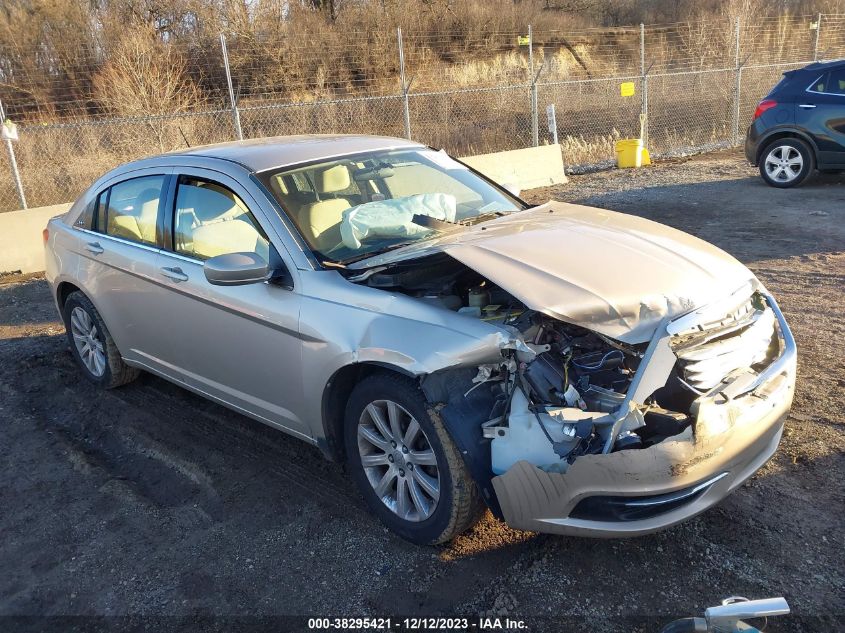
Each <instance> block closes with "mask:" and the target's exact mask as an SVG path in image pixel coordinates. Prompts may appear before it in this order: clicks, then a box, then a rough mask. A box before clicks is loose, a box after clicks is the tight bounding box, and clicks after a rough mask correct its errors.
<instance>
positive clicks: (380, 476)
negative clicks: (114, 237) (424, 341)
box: [343, 372, 484, 544]
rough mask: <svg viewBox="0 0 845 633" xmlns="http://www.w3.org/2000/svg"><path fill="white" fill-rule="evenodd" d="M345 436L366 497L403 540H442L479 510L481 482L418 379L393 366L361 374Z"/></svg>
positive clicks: (464, 526)
mask: <svg viewBox="0 0 845 633" xmlns="http://www.w3.org/2000/svg"><path fill="white" fill-rule="evenodd" d="M343 434H344V435H343V441H344V447H345V449H346V459H347V462H348V472H349V474H350V476H351V477H352V478H353V479H354V480H355V483H356V485H357V486H358V489H359V490H360V491H361V495H362V496H363V497H364V501H365V502H366V504H367V506H368V507H369V508H370V510H371V511H372V512H373V514H375V515H376V516H377V517H378V518H379V519H380V520H381V522H382V523H384V524H385V525H386V526H387V527H388V528H390V529H391V530H393V531H394V532H395V533H396V534H398V535H399V536H401V537H402V538H404V539H407V540H409V541H411V542H413V543H418V544H433V543H442V542H444V541H448V540H451V539H453V538H454V537H456V536H457V535H458V534H460V533H461V532H463V531H464V530H466V529H468V528H469V527H470V526H472V525H473V524H474V523H475V522H476V521H477V520H478V519H479V517H480V516H481V513H482V512H483V510H484V502H483V501H482V499H481V495H480V493H479V491H478V487H477V486H476V485H475V481H474V480H473V479H472V477H471V476H470V474H469V470H468V469H467V466H466V464H465V463H464V459H463V457H462V456H461V453H460V451H458V448H457V446H455V443H454V441H453V440H452V438H451V436H450V435H449V433H448V432H447V431H446V428H445V427H444V425H443V420H442V419H441V418H440V414H439V412H438V411H436V410H435V409H434V408H433V407H431V405H430V404H429V403H428V402H427V401H426V398H425V396H424V394H423V392H422V390H421V389H420V386H419V383H418V382H416V381H415V380H413V379H411V378H408V377H405V376H401V375H399V374H395V373H391V372H383V373H381V372H380V373H375V374H371V375H370V376H367V377H366V378H364V379H363V380H362V381H361V382H359V383H358V384H357V385H356V386H355V388H354V389H353V390H352V393H351V394H350V396H349V400H348V402H347V404H346V415H345V418H344V429H343Z"/></svg>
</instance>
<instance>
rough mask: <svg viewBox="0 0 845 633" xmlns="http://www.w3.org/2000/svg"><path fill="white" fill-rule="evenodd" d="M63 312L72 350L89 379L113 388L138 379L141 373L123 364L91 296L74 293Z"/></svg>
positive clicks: (69, 296)
mask: <svg viewBox="0 0 845 633" xmlns="http://www.w3.org/2000/svg"><path fill="white" fill-rule="evenodd" d="M63 313H64V319H65V329H66V330H67V337H68V341H69V342H70V347H71V351H72V352H73V356H74V358H75V359H76V362H77V363H78V364H79V368H80V369H81V370H82V373H83V375H84V376H85V377H86V378H87V379H88V380H90V381H91V382H93V383H95V384H97V385H99V386H101V387H104V388H106V389H111V388H113V387H119V386H120V385H125V384H126V383H128V382H131V381H132V380H135V378H137V377H138V375H139V374H140V371H138V370H137V369H135V368H134V367H129V366H128V365H127V364H126V363H124V362H123V359H122V358H121V356H120V352H119V351H118V349H117V345H115V344H114V339H112V337H111V334H109V331H108V329H106V324H105V323H104V322H103V318H102V317H101V316H100V313H99V312H97V309H96V308H95V307H94V304H93V303H91V300H90V299H89V298H88V297H86V296H85V295H84V294H82V293H81V292H79V291H76V292H72V293H70V295H68V298H67V301H65V305H64V306H63Z"/></svg>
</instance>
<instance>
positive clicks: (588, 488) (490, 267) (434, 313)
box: [45, 136, 796, 543]
mask: <svg viewBox="0 0 845 633" xmlns="http://www.w3.org/2000/svg"><path fill="white" fill-rule="evenodd" d="M45 239H46V243H47V277H48V280H49V281H50V284H51V286H52V289H53V291H54V296H55V300H56V304H57V307H58V309H59V311H60V313H61V315H62V317H63V318H64V320H65V323H66V326H67V332H68V339H69V342H70V347H71V351H72V353H73V355H74V356H75V358H76V360H77V361H78V364H79V366H80V368H81V370H82V372H83V374H84V375H85V376H86V377H87V378H89V379H90V380H91V381H93V382H95V383H96V384H98V385H100V386H102V387H105V388H111V387H116V386H119V385H121V384H125V383H126V382H129V381H130V380H132V379H133V378H135V377H136V376H137V375H138V372H139V370H141V369H143V370H146V371H149V372H152V373H155V374H158V375H160V376H162V377H164V378H166V379H168V380H172V381H174V382H176V383H178V384H180V385H182V386H184V387H186V388H188V389H191V390H193V391H195V392H197V393H200V394H202V395H204V396H206V397H208V398H210V399H212V400H215V401H217V402H220V403H222V404H224V405H226V406H228V407H230V408H232V409H235V410H237V411H240V412H242V413H244V414H246V415H248V416H250V417H252V418H254V419H257V420H260V421H261V422H264V423H266V424H269V425H271V426H274V427H276V428H279V429H281V430H283V431H286V432H288V433H290V434H292V435H295V436H297V437H299V438H301V439H303V440H306V441H308V442H311V443H313V444H315V445H316V446H318V447H319V448H320V449H321V450H322V452H323V453H324V454H325V455H326V457H328V458H330V459H333V460H337V461H345V462H347V464H348V467H347V472H349V474H350V475H351V476H352V477H353V478H354V480H355V482H356V483H357V485H358V487H359V488H360V490H361V492H362V494H363V496H364V499H365V501H366V502H367V504H368V506H369V507H370V508H371V509H372V511H373V512H374V513H375V514H376V515H377V516H378V517H379V518H380V519H381V520H382V521H383V522H384V523H385V524H386V525H387V526H388V527H390V528H391V529H392V530H394V531H395V532H396V533H398V534H399V535H401V536H402V537H404V538H406V539H408V540H410V541H413V542H416V543H437V542H442V541H445V540H448V539H451V538H453V537H455V536H456V535H458V534H460V533H461V532H462V531H464V530H466V529H467V528H469V527H470V526H471V525H472V524H473V523H474V522H475V521H476V520H477V519H478V517H479V516H480V514H481V512H482V511H483V510H484V509H485V508H489V509H490V510H491V511H492V512H493V514H494V515H495V516H497V517H499V518H500V519H502V520H504V521H506V522H507V523H508V524H509V525H511V526H513V527H516V528H521V529H526V530H536V531H541V532H551V533H557V534H575V535H583V536H604V537H617V536H627V535H636V534H644V533H647V532H651V531H654V530H658V529H661V528H665V527H667V526H670V525H673V524H675V523H678V522H679V521H683V520H685V519H687V518H689V517H691V516H693V515H695V514H697V513H699V512H701V511H703V510H705V509H706V508H708V507H709V506H711V505H713V504H714V503H716V502H718V501H719V500H720V499H722V498H723V497H724V496H725V495H727V494H728V493H730V492H731V491H732V490H734V489H735V488H737V487H738V486H739V485H741V484H742V482H743V481H745V480H746V479H747V478H748V477H749V476H751V475H752V474H753V473H754V472H756V471H757V470H758V469H759V468H760V467H761V466H762V465H763V464H764V463H765V462H766V461H767V460H768V459H769V458H770V457H771V456H772V454H773V453H774V451H775V450H776V448H777V445H778V442H779V440H780V437H781V433H782V429H783V420H784V418H785V417H786V414H787V412H788V410H789V407H790V405H791V403H792V397H793V391H794V386H795V366H796V350H795V343H794V341H793V338H792V335H791V334H790V331H789V328H788V327H787V324H786V322H785V321H784V318H783V315H782V314H781V312H780V310H779V309H778V306H777V303H776V302H775V300H774V298H773V297H772V296H771V294H770V293H769V292H768V291H767V290H766V288H765V287H764V286H763V285H762V284H761V283H760V282H759V281H758V280H757V279H756V278H755V277H754V275H753V274H752V273H751V272H750V271H749V270H748V269H747V268H745V267H744V266H743V265H742V264H740V263H739V262H738V261H736V260H735V259H733V258H732V257H730V256H729V255H727V254H726V253H724V252H722V251H721V250H719V249H717V248H716V247H714V246H712V245H710V244H708V243H706V242H703V241H701V240H699V239H697V238H695V237H692V236H690V235H687V234H684V233H682V232H680V231H676V230H674V229H672V228H669V227H667V226H663V225H660V224H656V223H654V222H650V221H648V220H644V219H641V218H637V217H632V216H628V215H623V214H619V213H614V212H610V211H605V210H601V209H594V208H589V207H584V206H577V205H572V204H562V203H557V202H549V203H546V204H543V205H540V206H531V205H528V204H526V203H525V202H523V201H522V200H520V199H519V198H518V197H516V195H514V194H513V193H511V192H509V191H508V190H506V189H505V188H503V187H500V186H499V185H496V184H495V183H493V182H491V181H489V180H488V179H486V178H485V177H483V176H481V175H480V174H478V173H477V172H475V171H473V170H472V169H470V168H468V167H467V166H465V165H464V164H462V163H460V162H459V161H456V160H454V159H452V158H450V157H449V156H448V155H446V154H445V153H443V152H439V151H435V150H432V149H430V148H427V147H425V146H422V145H419V144H416V143H411V142H408V141H402V140H398V139H389V138H379V137H365V136H337V137H319V136H317V137H288V138H278V139H264V140H258V141H248V142H240V143H228V144H222V145H216V146H208V147H200V148H194V149H190V150H186V151H184V152H179V153H173V154H167V155H164V156H159V157H155V158H150V159H145V160H141V161H136V162H134V163H129V164H127V165H124V166H122V167H119V168H118V169H116V170H113V171H111V172H109V173H108V174H106V175H105V176H103V177H102V178H101V179H100V180H98V181H97V182H96V183H94V185H93V186H92V187H91V188H90V189H89V190H88V191H87V192H86V193H85V194H83V195H82V197H81V198H80V199H79V200H78V201H77V202H76V203H75V204H74V205H73V207H72V208H71V210H70V211H69V212H68V214H67V215H66V216H64V217H63V218H56V219H54V220H52V221H51V222H50V224H49V225H48V228H47V230H46V231H45Z"/></svg>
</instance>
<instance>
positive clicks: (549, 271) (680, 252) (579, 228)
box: [351, 202, 756, 343]
mask: <svg viewBox="0 0 845 633" xmlns="http://www.w3.org/2000/svg"><path fill="white" fill-rule="evenodd" d="M436 252H444V253H447V254H448V255H450V256H451V257H454V258H455V259H457V260H458V261H460V262H462V263H463V264H465V265H466V266H468V267H469V268H471V269H473V270H475V271H476V272H478V273H479V274H481V275H483V276H484V277H486V278H487V279H489V280H490V281H492V282H493V283H495V284H497V285H499V286H500V287H502V288H503V289H504V290H506V291H507V292H509V293H511V294H512V295H513V296H514V297H516V298H517V299H519V300H520V301H522V302H523V303H524V304H525V305H526V306H528V307H529V308H532V309H534V310H539V311H541V312H544V313H545V314H548V315H549V316H551V317H554V318H557V319H560V320H563V321H567V322H569V323H573V324H575V325H580V326H582V327H585V328H588V329H590V330H593V331H596V332H599V333H601V334H604V335H606V336H609V337H611V338H614V339H617V340H619V341H622V342H625V343H644V342H646V341H648V340H650V339H651V337H652V336H653V334H654V331H655V329H656V328H657V325H658V324H659V323H660V322H661V320H662V319H663V318H664V317H667V316H668V317H670V318H671V317H675V316H679V315H681V314H683V313H686V312H689V311H690V310H692V309H694V308H700V307H702V306H704V305H707V304H708V303H711V302H713V301H715V300H717V299H719V298H723V297H725V296H727V295H729V294H730V293H731V292H733V291H734V290H736V289H737V288H739V287H740V286H742V285H743V284H746V283H747V282H748V281H749V280H753V281H756V280H755V278H754V275H753V274H752V273H751V271H749V270H748V269H747V268H746V267H745V266H743V265H742V264H741V263H740V262H738V261H737V260H736V259H734V258H733V257H731V256H730V255H728V254H727V253H725V252H724V251H722V250H720V249H718V248H716V247H715V246H713V245H712V244H708V243H707V242H705V241H703V240H700V239H698V238H697V237H693V236H692V235H689V234H687V233H683V232H682V231H678V230H676V229H673V228H671V227H668V226H665V225H663V224H658V223H657V222H652V221H650V220H645V219H643V218H639V217H636V216H632V215H627V214H623V213H616V212H614V211H606V210H604V209H596V208H593V207H586V206H581V205H575V204H567V203H562V202H549V203H546V204H544V205H542V206H540V207H536V208H534V209H530V210H527V211H523V212H520V213H515V214H513V215H510V216H506V217H502V218H498V219H495V220H492V221H489V222H485V223H483V224H479V225H476V226H473V227H470V228H468V229H467V230H466V231H461V232H458V233H450V234H446V235H443V236H441V237H438V238H435V239H431V240H426V241H423V242H420V243H418V244H413V245H411V246H408V247H405V248H401V249H397V250H396V251H392V252H390V253H387V254H384V255H380V256H377V257H372V258H369V259H367V260H364V261H362V262H358V263H357V264H355V265H352V266H351V268H359V267H360V268H371V267H373V266H376V265H380V264H387V263H392V262H397V261H405V260H409V259H416V258H419V257H423V256H426V255H431V254H434V253H436Z"/></svg>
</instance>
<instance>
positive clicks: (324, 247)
mask: <svg viewBox="0 0 845 633" xmlns="http://www.w3.org/2000/svg"><path fill="white" fill-rule="evenodd" d="M351 184H352V179H351V178H350V175H349V168H347V167H346V166H345V165H335V166H334V167H329V168H328V169H324V170H322V171H318V172H315V173H314V189H315V191H316V194H317V198H318V200H317V201H316V202H312V203H311V204H306V205H303V207H302V208H301V209H300V210H299V214H298V220H299V228H300V229H301V230H302V232H303V233H304V234H305V238H306V239H307V240H308V241H309V242H310V243H311V244H312V245H313V246H314V247H315V248H316V249H317V250H319V251H323V252H327V251H330V250H331V249H332V248H334V247H335V246H337V245H338V244H340V243H341V240H340V221H341V219H343V212H344V211H346V209H348V208H349V207H350V206H352V205H351V204H350V203H349V200H347V199H346V198H339V197H337V196H335V195H332V194H336V193H337V192H338V191H345V190H346V189H349V186H350V185H351Z"/></svg>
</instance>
